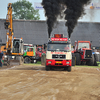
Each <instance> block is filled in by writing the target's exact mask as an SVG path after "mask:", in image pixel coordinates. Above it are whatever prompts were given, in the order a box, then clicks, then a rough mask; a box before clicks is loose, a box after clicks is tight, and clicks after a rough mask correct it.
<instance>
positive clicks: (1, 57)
mask: <svg viewBox="0 0 100 100" xmlns="http://www.w3.org/2000/svg"><path fill="white" fill-rule="evenodd" d="M2 60H3V52H2V51H1V50H0V67H2Z"/></svg>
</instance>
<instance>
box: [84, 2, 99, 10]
mask: <svg viewBox="0 0 100 100" xmlns="http://www.w3.org/2000/svg"><path fill="white" fill-rule="evenodd" d="M84 8H85V9H87V10H89V9H90V10H92V9H93V10H100V2H94V3H91V4H89V5H87V6H85V7H84Z"/></svg>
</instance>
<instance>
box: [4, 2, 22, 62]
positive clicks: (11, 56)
mask: <svg viewBox="0 0 100 100" xmlns="http://www.w3.org/2000/svg"><path fill="white" fill-rule="evenodd" d="M7 10H8V12H7V15H6V21H5V22H4V26H5V29H6V48H5V49H6V52H5V55H7V58H8V61H9V63H10V62H13V63H14V61H15V62H16V61H18V62H19V61H21V60H22V58H23V39H22V38H15V37H14V38H13V36H14V33H13V19H12V3H9V4H8V7H7ZM11 64H12V63H11Z"/></svg>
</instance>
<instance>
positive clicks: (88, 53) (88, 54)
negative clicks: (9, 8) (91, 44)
mask: <svg viewBox="0 0 100 100" xmlns="http://www.w3.org/2000/svg"><path fill="white" fill-rule="evenodd" d="M85 58H92V50H86V51H85Z"/></svg>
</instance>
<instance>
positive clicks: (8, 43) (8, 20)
mask: <svg viewBox="0 0 100 100" xmlns="http://www.w3.org/2000/svg"><path fill="white" fill-rule="evenodd" d="M7 9H8V12H7V16H6V22H5V23H4V25H5V29H6V30H7V37H6V38H7V40H6V50H7V53H11V50H12V39H13V25H12V24H13V23H12V3H9V4H8V7H7Z"/></svg>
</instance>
